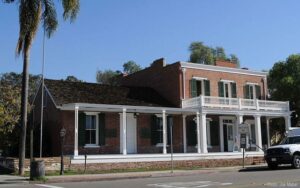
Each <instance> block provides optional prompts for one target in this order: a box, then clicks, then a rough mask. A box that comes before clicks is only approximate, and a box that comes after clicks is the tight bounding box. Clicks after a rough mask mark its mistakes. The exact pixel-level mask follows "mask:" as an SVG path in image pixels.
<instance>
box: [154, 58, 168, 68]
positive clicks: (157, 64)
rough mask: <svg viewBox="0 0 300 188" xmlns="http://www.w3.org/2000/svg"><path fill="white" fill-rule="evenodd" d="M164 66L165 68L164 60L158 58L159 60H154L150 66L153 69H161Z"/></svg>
mask: <svg viewBox="0 0 300 188" xmlns="http://www.w3.org/2000/svg"><path fill="white" fill-rule="evenodd" d="M164 66H166V60H165V58H160V59H157V60H154V61H153V63H152V64H151V67H153V68H162V67H164Z"/></svg>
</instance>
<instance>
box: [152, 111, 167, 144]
mask: <svg viewBox="0 0 300 188" xmlns="http://www.w3.org/2000/svg"><path fill="white" fill-rule="evenodd" d="M155 116H156V117H157V118H159V119H160V121H161V129H157V130H156V131H161V141H162V142H161V143H157V144H156V145H155V146H156V147H163V146H164V143H163V140H164V134H163V118H162V114H155ZM167 117H168V115H166V121H167ZM166 123H167V122H166ZM166 126H167V131H168V123H167V124H166ZM168 146H169V145H168V144H167V147H168Z"/></svg>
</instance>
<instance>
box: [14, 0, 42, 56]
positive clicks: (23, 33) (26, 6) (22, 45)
mask: <svg viewBox="0 0 300 188" xmlns="http://www.w3.org/2000/svg"><path fill="white" fill-rule="evenodd" d="M41 12H42V5H41V2H40V0H26V1H25V0H22V1H20V5H19V24H20V31H19V32H20V33H19V39H18V44H17V49H16V54H17V55H20V54H21V52H23V53H26V52H27V51H28V50H29V49H30V47H31V44H32V42H33V39H34V37H35V35H36V32H37V29H38V26H39V22H40V18H41Z"/></svg>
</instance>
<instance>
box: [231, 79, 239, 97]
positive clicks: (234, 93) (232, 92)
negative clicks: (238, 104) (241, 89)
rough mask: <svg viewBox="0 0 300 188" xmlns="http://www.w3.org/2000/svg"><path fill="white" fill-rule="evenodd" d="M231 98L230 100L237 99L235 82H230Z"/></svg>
mask: <svg viewBox="0 0 300 188" xmlns="http://www.w3.org/2000/svg"><path fill="white" fill-rule="evenodd" d="M230 85H231V97H232V98H236V97H237V93H236V83H235V82H231V83H230Z"/></svg>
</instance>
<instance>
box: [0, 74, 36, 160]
mask: <svg viewBox="0 0 300 188" xmlns="http://www.w3.org/2000/svg"><path fill="white" fill-rule="evenodd" d="M39 81H40V76H36V75H29V97H33V96H34V94H35V92H36V89H37V87H38V83H39ZM21 85H22V75H21V74H17V73H14V72H11V73H5V74H2V75H0V148H1V149H4V153H6V154H13V155H14V154H15V152H14V151H16V146H17V143H18V142H17V140H16V139H15V138H16V137H17V134H18V133H19V131H18V130H19V129H17V128H18V126H17V125H19V121H20V112H19V111H20V107H21V102H20V101H21V100H20V98H21ZM28 108H29V109H30V106H29V105H28Z"/></svg>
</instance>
